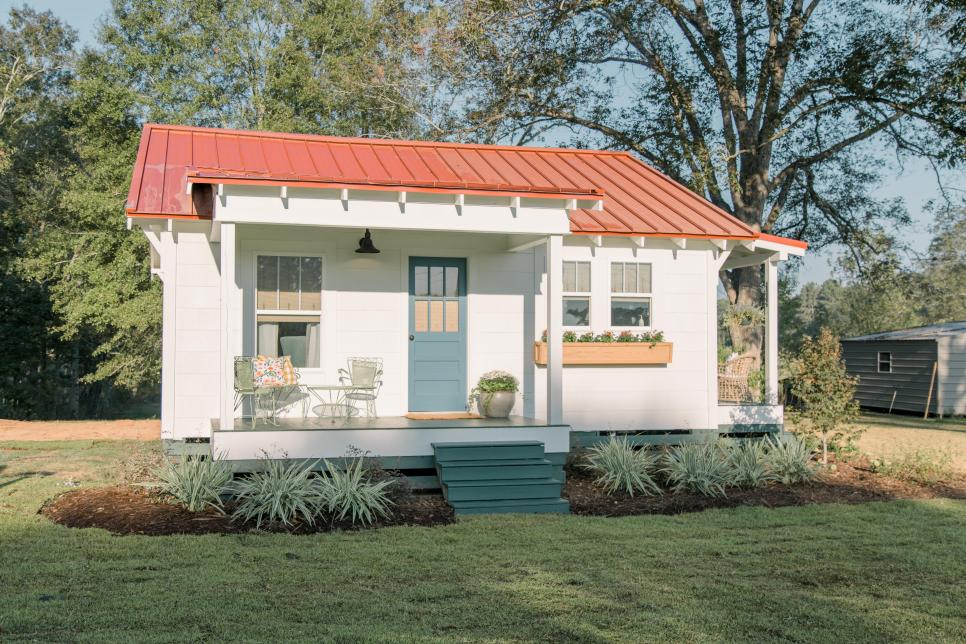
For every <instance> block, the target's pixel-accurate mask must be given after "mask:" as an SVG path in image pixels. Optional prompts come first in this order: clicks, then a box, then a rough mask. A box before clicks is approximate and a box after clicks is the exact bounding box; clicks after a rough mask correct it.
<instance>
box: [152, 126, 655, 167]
mask: <svg viewBox="0 0 966 644" xmlns="http://www.w3.org/2000/svg"><path fill="white" fill-rule="evenodd" d="M148 128H150V129H165V130H178V131H182V132H198V133H200V134H205V133H209V134H230V135H232V136H244V137H249V138H265V137H276V138H280V139H288V140H292V141H304V140H308V141H319V142H324V143H361V144H378V145H386V146H399V145H412V146H416V147H434V148H439V147H444V148H454V149H460V148H470V149H480V150H502V151H507V152H519V151H521V150H522V151H524V152H556V153H571V154H610V155H614V156H629V157H631V158H632V159H635V160H636V159H637V157H635V156H634V155H633V154H631V153H630V152H628V151H627V150H597V149H593V148H561V147H556V148H555V147H541V146H536V145H534V146H531V145H506V144H498V143H460V142H458V141H425V140H419V139H389V138H377V137H368V136H337V135H330V134H304V133H296V132H277V131H274V130H236V129H231V128H220V127H206V126H202V125H174V124H168V123H145V124H144V129H148Z"/></svg>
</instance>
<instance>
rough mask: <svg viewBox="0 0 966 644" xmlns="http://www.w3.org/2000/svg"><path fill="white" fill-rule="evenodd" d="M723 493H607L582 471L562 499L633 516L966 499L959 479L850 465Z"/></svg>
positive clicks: (602, 512) (593, 510)
mask: <svg viewBox="0 0 966 644" xmlns="http://www.w3.org/2000/svg"><path fill="white" fill-rule="evenodd" d="M727 494H728V495H727V496H726V497H723V498H712V497H707V496H702V495H700V494H691V493H665V494H662V495H660V496H633V497H630V496H627V495H623V494H618V495H611V496H609V495H607V494H606V493H604V491H603V490H602V489H601V488H600V487H598V486H597V485H596V484H595V483H594V481H593V477H592V476H589V475H588V474H587V473H586V472H585V471H583V470H580V469H571V470H569V471H568V472H567V483H566V485H565V486H564V493H563V495H564V497H565V498H567V499H568V500H569V501H570V511H571V513H573V514H581V515H585V516H604V517H621V516H633V515H637V514H681V513H684V512H700V511H701V510H710V509H713V508H735V507H741V506H764V507H771V508H777V507H783V506H792V505H808V504H811V503H868V502H870V501H888V500H893V499H934V498H953V499H966V480H964V479H962V478H959V479H956V480H953V481H950V482H949V483H947V484H945V485H938V486H925V485H918V484H916V483H909V482H905V481H898V480H895V479H891V478H888V477H885V476H882V475H879V474H875V473H873V472H870V471H869V470H867V469H864V468H862V467H857V466H853V465H850V464H848V463H838V464H837V465H836V467H835V469H834V470H831V471H826V472H823V473H822V474H821V475H820V477H819V478H818V479H817V480H815V481H814V482H812V483H808V484H804V485H777V484H773V485H767V486H765V487H762V488H758V489H753V490H743V489H740V488H728V489H727Z"/></svg>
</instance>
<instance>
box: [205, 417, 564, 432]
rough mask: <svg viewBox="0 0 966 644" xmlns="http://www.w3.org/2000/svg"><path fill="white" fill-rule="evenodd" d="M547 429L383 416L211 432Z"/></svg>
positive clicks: (533, 422)
mask: <svg viewBox="0 0 966 644" xmlns="http://www.w3.org/2000/svg"><path fill="white" fill-rule="evenodd" d="M557 426H559V425H548V424H547V423H546V422H545V421H543V420H540V419H538V418H524V417H523V416H510V417H509V418H455V419H453V418H451V419H439V420H426V419H419V420H417V419H413V418H407V417H406V416H383V417H380V418H360V417H356V418H317V417H312V416H310V417H307V418H279V419H278V425H277V426H276V425H272V424H271V423H268V422H266V421H265V420H264V419H259V421H258V423H257V424H256V425H255V427H252V424H251V420H249V419H247V418H246V419H244V420H243V419H240V418H236V419H235V427H234V429H230V430H222V429H220V428H219V427H220V421H219V419H217V418H212V419H211V430H212V432H252V431H258V432H262V431H319V430H324V431H343V430H372V429H439V428H441V427H445V428H448V429H454V430H455V429H478V428H483V427H557Z"/></svg>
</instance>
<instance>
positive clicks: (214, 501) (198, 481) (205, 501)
mask: <svg viewBox="0 0 966 644" xmlns="http://www.w3.org/2000/svg"><path fill="white" fill-rule="evenodd" d="M157 478H158V479H159V480H160V484H159V486H158V487H159V488H160V489H161V491H162V492H164V493H165V494H169V495H171V496H173V497H174V498H175V499H176V500H177V501H178V502H179V503H181V504H182V505H184V507H185V508H187V509H188V511H189V512H201V511H202V510H204V509H205V508H209V507H211V508H215V509H216V510H218V511H222V510H223V506H222V502H221V495H222V494H224V493H225V492H227V491H228V489H229V486H230V485H231V479H232V473H231V466H230V465H228V463H226V462H225V461H219V460H215V459H211V458H189V457H188V456H186V455H182V456H181V459H180V460H177V461H171V460H168V459H165V461H164V463H163V464H162V465H161V468H160V469H159V470H158V471H157Z"/></svg>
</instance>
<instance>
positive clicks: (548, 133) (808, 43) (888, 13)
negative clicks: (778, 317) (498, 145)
mask: <svg viewBox="0 0 966 644" xmlns="http://www.w3.org/2000/svg"><path fill="white" fill-rule="evenodd" d="M944 4H945V3H944ZM452 8H453V21H452V23H451V25H450V29H448V30H446V31H444V32H442V33H441V36H440V39H439V41H438V42H437V50H438V51H439V52H440V57H441V59H442V61H443V65H444V66H445V67H446V68H448V69H449V70H450V71H451V74H452V81H453V84H454V87H455V88H456V91H457V92H459V93H460V94H461V96H463V98H464V101H465V102H464V106H465V117H466V121H467V130H466V131H467V134H468V135H469V136H475V137H477V138H481V139H483V140H513V141H515V142H517V143H526V142H530V141H534V140H538V139H540V138H547V137H552V138H554V139H557V140H560V139H565V140H566V139H567V138H569V139H570V142H573V143H577V144H581V145H593V146H599V147H606V148H620V149H626V150H631V151H633V152H635V153H636V154H638V155H640V156H641V157H642V158H643V159H645V160H647V161H649V162H651V163H653V164H654V165H656V166H657V167H659V168H660V169H661V170H663V171H664V172H666V173H668V174H669V175H671V176H672V177H674V178H675V179H677V180H678V181H681V182H683V183H685V184H687V185H689V186H691V187H692V188H693V189H694V190H696V191H698V192H699V193H701V194H703V195H704V196H705V197H706V198H707V199H708V200H709V201H711V202H712V203H714V204H716V205H718V206H720V207H721V208H723V209H725V210H727V211H729V212H731V213H733V214H734V215H736V216H737V217H738V218H740V219H741V220H742V221H744V222H745V223H747V224H749V225H750V226H751V227H752V228H754V229H756V230H762V231H766V232H771V233H776V234H782V235H789V236H793V237H797V238H802V239H807V240H808V241H809V242H810V244H812V247H813V249H814V248H820V247H822V246H823V245H826V244H829V243H836V242H840V243H844V244H845V245H846V246H847V247H849V248H850V249H857V250H859V251H860V252H857V253H856V254H855V257H856V258H861V257H862V253H861V248H862V247H865V248H866V249H868V248H871V240H872V239H873V238H874V237H875V235H876V233H877V232H878V231H880V230H881V229H882V227H883V226H884V225H885V224H886V223H895V222H897V221H898V222H903V221H906V220H907V216H906V213H905V210H904V208H902V207H901V204H895V203H885V202H883V201H882V200H879V199H877V198H876V197H875V195H874V193H872V192H871V191H870V188H871V187H872V186H874V184H875V182H876V180H877V179H878V177H879V171H880V167H881V164H882V157H883V150H884V149H890V150H894V151H895V152H896V153H898V154H899V155H900V157H901V156H906V155H911V156H917V157H924V158H929V159H931V160H934V161H936V162H939V163H955V162H956V161H958V160H959V159H960V155H961V152H962V150H963V147H962V145H963V142H964V140H966V138H964V132H966V112H964V110H963V107H964V100H966V95H964V86H963V76H962V60H963V51H964V47H966V42H963V41H962V40H961V39H960V38H959V37H958V36H957V34H958V33H959V31H958V30H960V29H961V28H962V16H963V14H962V10H961V8H959V9H956V8H954V7H950V6H934V5H932V6H931V5H925V4H915V3H906V4H903V5H901V6H900V5H895V4H892V5H890V4H885V3H881V2H855V1H854V0H809V1H808V2H806V1H804V0H727V1H726V0H687V1H686V0H563V1H561V0H461V1H459V2H458V3H456V4H455V5H453V7H452ZM890 220H891V221H890ZM722 283H723V285H724V287H725V289H726V291H727V292H728V296H729V300H730V301H731V302H732V303H734V304H739V305H750V304H755V303H756V302H757V301H759V299H760V297H761V295H760V294H761V277H760V272H759V271H756V270H754V269H738V270H733V271H727V272H725V273H723V274H722ZM735 340H736V341H740V343H741V344H744V345H747V344H751V345H757V344H758V343H759V341H760V338H757V339H756V338H752V337H748V338H741V339H739V338H736V339H735ZM749 348H750V350H751V352H752V353H755V352H756V351H757V350H758V348H759V347H758V346H751V347H749Z"/></svg>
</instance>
